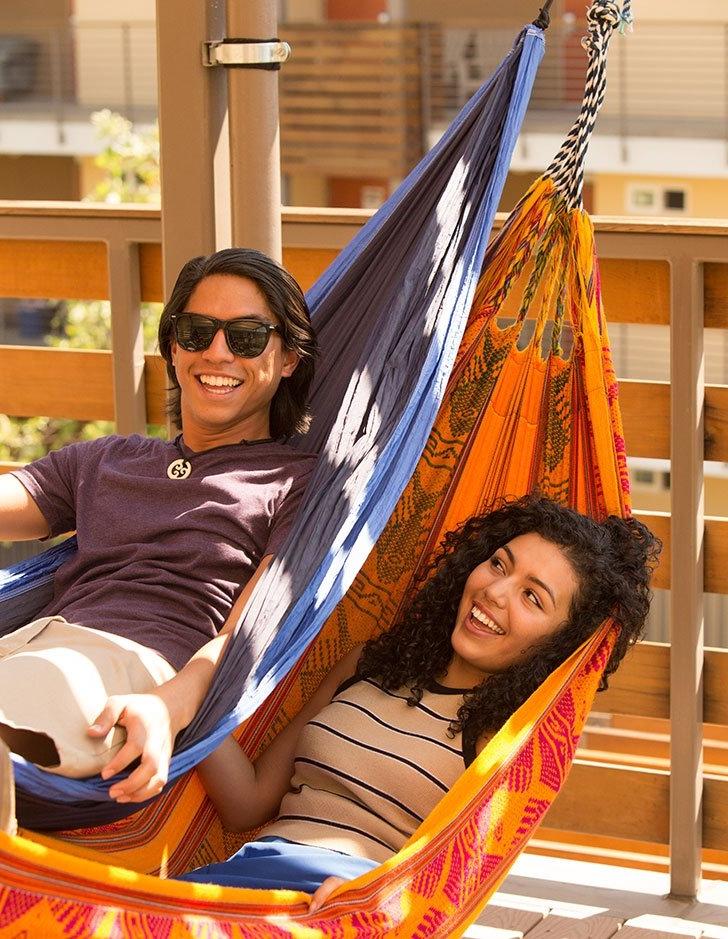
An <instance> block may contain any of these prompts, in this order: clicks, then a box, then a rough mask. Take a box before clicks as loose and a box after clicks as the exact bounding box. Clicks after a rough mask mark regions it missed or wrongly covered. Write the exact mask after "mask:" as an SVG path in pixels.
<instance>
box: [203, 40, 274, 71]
mask: <svg viewBox="0 0 728 939" xmlns="http://www.w3.org/2000/svg"><path fill="white" fill-rule="evenodd" d="M290 55H291V47H290V46H289V45H288V43H287V42H281V40H280V39H218V40H212V41H210V42H203V43H202V64H203V65H204V66H205V67H206V68H213V67H214V66H216V65H224V66H225V67H226V68H262V69H269V70H272V69H279V68H280V67H281V65H282V64H283V62H287V61H288V58H289V57H290Z"/></svg>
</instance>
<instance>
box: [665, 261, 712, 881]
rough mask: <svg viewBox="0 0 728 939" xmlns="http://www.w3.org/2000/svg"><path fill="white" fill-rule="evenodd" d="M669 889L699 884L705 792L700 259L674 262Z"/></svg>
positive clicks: (702, 396) (701, 277) (703, 385)
mask: <svg viewBox="0 0 728 939" xmlns="http://www.w3.org/2000/svg"><path fill="white" fill-rule="evenodd" d="M670 358H671V366H670V368H671V385H672V391H671V410H672V443H671V454H670V460H671V472H672V477H671V485H672V520H671V532H672V538H671V543H672V570H671V583H672V585H673V589H672V590H671V591H670V625H671V640H670V641H671V649H670V728H671V742H670V752H671V754H672V756H671V773H670V775H671V780H670V783H671V784H670V892H671V893H672V894H673V895H675V896H681V897H695V896H696V894H697V891H698V887H699V884H700V874H701V848H702V797H703V757H702V751H703V563H704V560H703V554H704V551H703V537H704V525H705V507H704V480H703V458H704V454H703V451H704V418H703V410H704V408H703V406H704V399H705V375H704V355H703V265H702V264H700V263H699V262H698V261H696V260H695V259H694V258H693V257H691V256H681V257H675V258H674V259H673V261H672V311H671V325H670Z"/></svg>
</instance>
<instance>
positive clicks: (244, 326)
mask: <svg viewBox="0 0 728 939" xmlns="http://www.w3.org/2000/svg"><path fill="white" fill-rule="evenodd" d="M172 324H173V326H174V337H175V339H176V340H177V343H178V345H180V346H181V347H182V348H183V349H184V350H185V351H186V352H203V351H204V350H205V349H209V348H210V345H211V343H212V340H213V339H214V338H215V335H216V334H217V331H218V329H221V330H222V331H223V332H224V333H225V340H226V342H227V344H228V349H230V351H231V352H232V353H233V354H234V355H240V356H242V357H243V358H245V359H254V358H255V357H256V355H260V354H261V352H263V350H264V349H265V347H266V346H267V345H268V337H269V336H270V334H271V333H280V331H281V328H280V326H278V325H277V324H275V323H261V322H260V320H250V319H245V318H242V319H239V320H218V319H215V317H214V316H203V315H202V313H174V314H173V315H172Z"/></svg>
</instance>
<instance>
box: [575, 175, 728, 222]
mask: <svg viewBox="0 0 728 939" xmlns="http://www.w3.org/2000/svg"><path fill="white" fill-rule="evenodd" d="M590 178H591V180H592V182H593V184H594V208H593V212H594V214H596V215H627V214H630V213H629V211H628V205H627V193H628V190H629V188H630V187H631V186H633V185H643V186H666V187H668V188H670V187H673V186H674V187H676V188H680V189H685V191H686V193H687V205H686V211H685V212H684V213H670V212H662V211H660V212H658V213H650V214H658V215H670V214H674V215H675V216H676V217H678V218H685V217H693V218H728V179H697V178H695V179H680V178H679V177H671V176H631V175H628V174H624V175H619V176H617V175H611V174H602V173H600V174H598V175H592V176H591V177H590ZM631 214H640V213H635V212H632V213H631Z"/></svg>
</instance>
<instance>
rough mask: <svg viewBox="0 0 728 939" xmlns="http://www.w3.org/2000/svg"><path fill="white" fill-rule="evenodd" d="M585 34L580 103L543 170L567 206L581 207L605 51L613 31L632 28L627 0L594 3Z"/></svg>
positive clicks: (603, 80) (600, 101)
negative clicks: (557, 150) (559, 144)
mask: <svg viewBox="0 0 728 939" xmlns="http://www.w3.org/2000/svg"><path fill="white" fill-rule="evenodd" d="M587 25H588V33H587V35H586V36H585V37H584V39H582V45H583V47H584V48H585V49H586V52H587V55H588V57H589V64H588V67H587V73H586V86H585V88H584V100H583V102H582V105H581V110H580V112H579V116H578V117H577V119H576V121H575V122H574V124H573V126H572V128H571V130H570V131H569V133H568V135H567V137H566V140H564V143H563V144H562V146H561V149H560V150H559V152H558V153H557V154H556V156H555V157H554V159H553V161H552V163H551V165H550V166H549V168H548V169H547V170H546V175H547V176H549V177H550V178H551V179H552V180H553V181H554V183H555V185H556V187H557V188H558V189H559V190H560V191H561V192H562V193H563V195H564V198H565V199H566V204H567V207H568V208H570V209H576V208H581V207H582V194H583V189H584V160H585V158H586V151H587V148H588V146H589V141H590V139H591V135H592V131H593V130H594V124H595V123H596V118H597V114H598V112H599V109H600V108H601V106H602V104H603V103H604V95H605V92H606V89H607V50H608V48H609V40H610V39H611V38H612V34H613V33H614V31H615V30H619V32H621V33H623V32H625V30H626V29H627V28H629V27H631V25H632V13H631V0H622V3H621V4H620V3H618V2H617V0H594V2H593V3H592V4H591V6H590V7H589V9H588V10H587Z"/></svg>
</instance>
